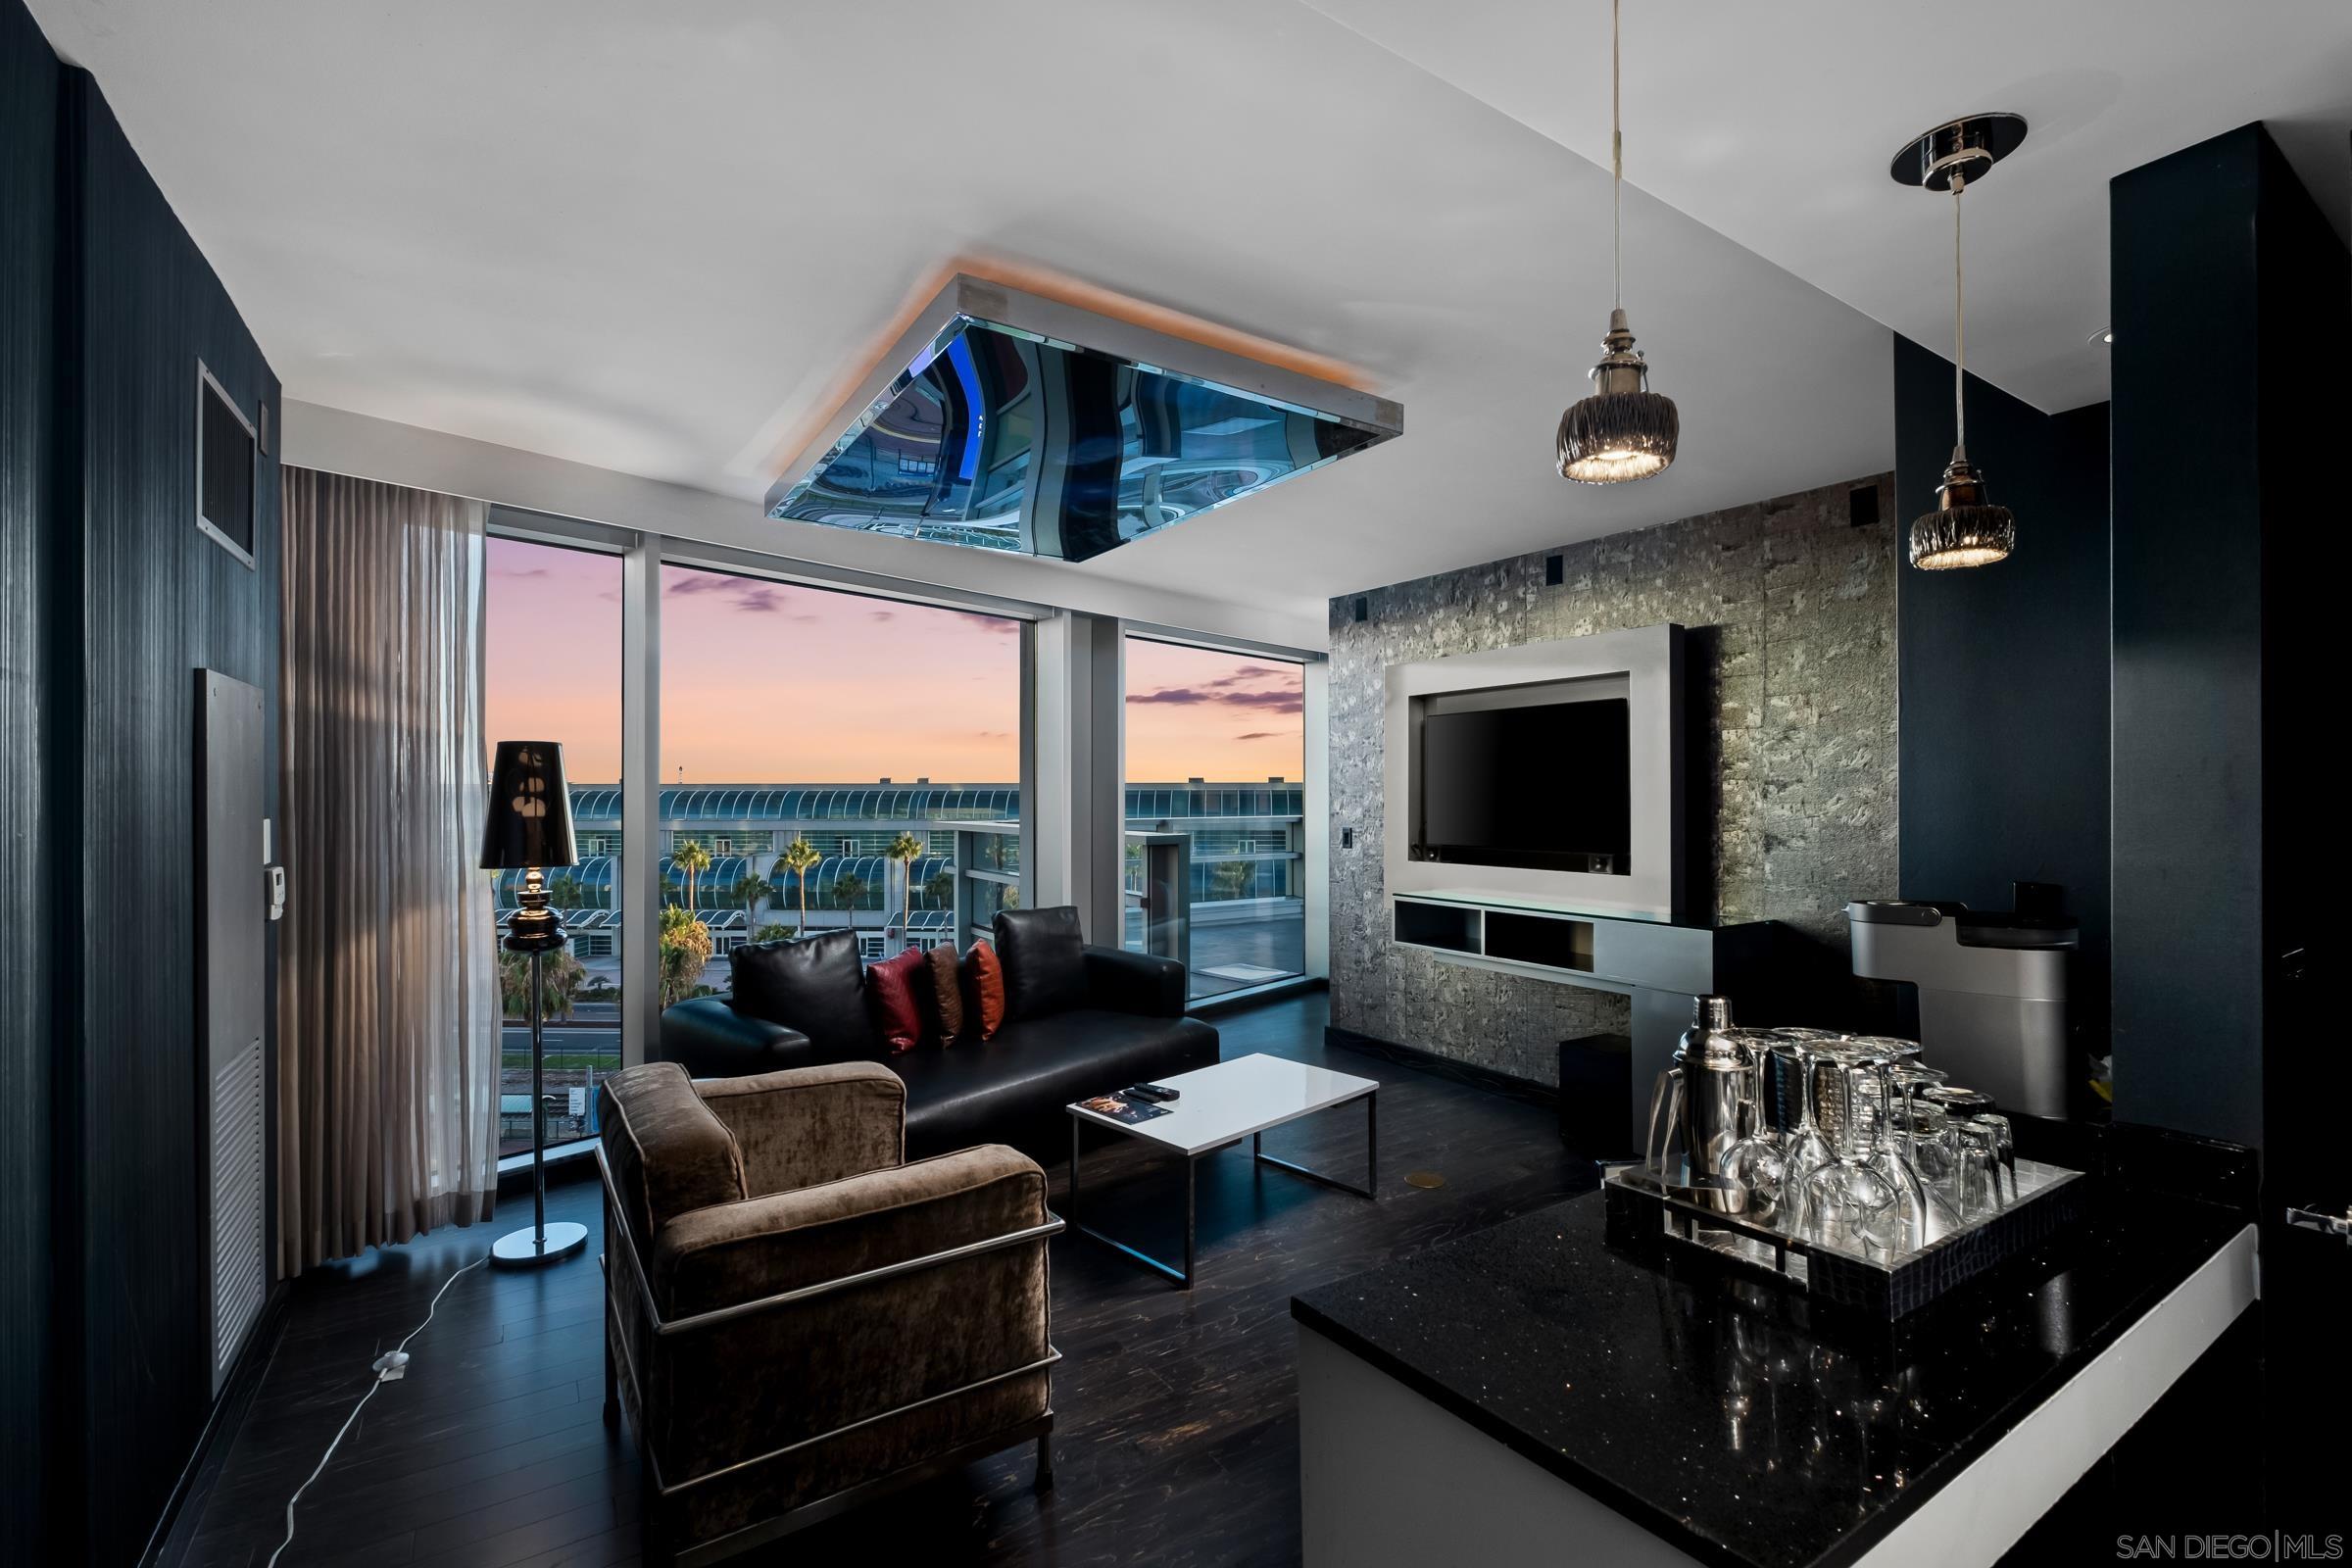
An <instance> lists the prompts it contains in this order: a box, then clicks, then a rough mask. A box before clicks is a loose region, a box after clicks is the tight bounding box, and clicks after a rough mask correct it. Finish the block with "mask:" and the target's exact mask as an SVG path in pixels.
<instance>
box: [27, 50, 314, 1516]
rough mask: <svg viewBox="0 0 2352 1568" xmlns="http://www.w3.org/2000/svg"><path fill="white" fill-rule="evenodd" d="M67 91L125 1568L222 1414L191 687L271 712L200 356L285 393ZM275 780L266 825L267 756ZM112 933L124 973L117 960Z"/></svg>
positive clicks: (85, 1105) (108, 117) (112, 1502)
mask: <svg viewBox="0 0 2352 1568" xmlns="http://www.w3.org/2000/svg"><path fill="white" fill-rule="evenodd" d="M67 92H68V95H69V100H70V101H69V106H68V115H69V124H71V125H73V127H74V129H75V132H76V133H77V135H78V139H79V141H80V148H79V153H80V172H81V176H82V177H81V187H80V188H81V203H80V211H79V213H78V215H77V216H78V220H79V236H78V241H77V250H78V263H79V271H80V279H79V288H80V292H81V312H80V332H79V349H80V359H81V364H82V375H83V387H82V403H83V410H84V417H83V420H82V452H81V460H82V461H81V485H82V512H83V516H84V519H85V524H86V526H85V532H84V536H83V537H84V555H83V561H82V573H83V589H84V592H83V595H82V604H83V608H84V613H85V616H86V622H85V624H86V637H85V646H86V649H87V654H86V660H85V662H84V665H83V680H84V703H83V726H84V730H83V745H84V754H83V755H84V767H85V786H84V790H83V801H84V803H85V805H84V812H85V816H84V820H83V822H82V823H81V826H80V831H79V834H78V837H77V839H76V840H75V842H74V844H73V850H74V852H75V853H76V855H77V856H78V865H77V867H76V872H77V875H78V878H79V880H80V883H81V886H82V888H83V889H84V898H85V901H86V902H85V908H86V911H87V914H86V917H85V920H84V922H83V924H82V927H81V929H82V930H83V931H84V933H85V934H86V938H87V939H88V940H86V941H85V952H86V953H89V954H90V955H92V957H91V959H90V962H91V970H90V974H89V979H88V983H87V984H86V985H84V986H83V987H82V988H81V990H80V998H79V1002H80V1010H81V1028H80V1046H79V1069H80V1079H81V1083H82V1085H83V1094H82V1097H81V1103H80V1107H79V1112H80V1117H81V1139H82V1145H83V1149H84V1161H83V1164H84V1172H85V1174H84V1179H83V1188H82V1193H81V1205H80V1206H81V1216H80V1217H81V1224H82V1228H83V1248H84V1275H83V1278H84V1285H83V1290H84V1301H83V1328H84V1333H85V1335H86V1337H87V1344H86V1348H85V1365H86V1368H87V1371H86V1373H85V1379H86V1384H85V1388H84V1390H83V1397H84V1399H85V1401H86V1402H85V1410H86V1414H87V1421H86V1426H85V1428H84V1431H83V1443H84V1452H85V1456H86V1462H87V1464H88V1466H89V1470H90V1473H91V1474H92V1475H94V1476H96V1475H103V1476H104V1478H105V1484H104V1486H103V1487H98V1486H93V1487H92V1488H90V1489H89V1491H88V1495H87V1498H86V1507H87V1514H88V1530H89V1542H90V1545H91V1556H92V1559H93V1560H96V1561H105V1562H119V1561H125V1560H128V1559H129V1558H130V1557H131V1556H133V1555H135V1554H136V1552H137V1551H138V1549H139V1547H140V1546H141V1545H143V1544H144V1543H145V1540H146V1535H147V1532H148V1530H149V1529H150V1528H151V1527H152V1526H153V1525H154V1523H155V1521H156V1518H157V1516H158V1514H159V1512H160V1511H161V1510H162V1508H163V1506H164V1504H165V1501H166V1499H167V1497H168V1496H169V1495H170V1492H171V1489H172V1483H173V1481H174V1480H175V1479H176V1477H177V1475H178V1473H179V1471H180V1469H181V1467H182V1466H183V1465H184V1464H185V1462H186V1460H187V1458H188V1455H189V1453H190V1451H191V1449H192V1448H193V1447H194V1446H195V1444H196V1441H197V1438H198V1436H199V1435H200V1433H201V1432H202V1430H203V1426H204V1422H205V1419H206V1416H207V1414H208V1413H209V1411H210V1408H211V1403H212V1377H211V1358H210V1355H209V1353H208V1351H209V1346H208V1340H207V1324H208V1315H207V1311H206V1300H205V1296H204V1282H205V1278H206V1235H207V1229H206V1220H205V1205H206V1195H207V1194H208V1193H209V1191H210V1185H211V1184H210V1175H209V1169H208V1166H207V1158H208V1151H207V1149H206V1148H205V1145H204V1140H203V1138H202V1137H201V1128H202V1122H203V1118H204V1113H205V1108H206V1105H207V1103H208V1092H209V1086H208V1084H207V1081H206V1077H205V1074H204V1071H203V1066H202V1063H203V1059H204V1053H203V1050H202V1048H201V1044H200V1042H199V1039H198V1020H197V1011H196V1005H195V999H196V996H197V953H198V947H197V939H198V934H199V933H198V914H197V901H196V836H197V831H198V825H199V824H198V822H197V819H196V817H195V813H194V804H195V785H194V778H195V772H194V769H195V761H196V747H195V738H196V718H197V714H196V684H195V679H194V675H193V673H192V672H193V671H194V670H196V669H199V668H211V669H218V670H221V671H222V672H224V673H226V674H229V675H233V676H235V677H236V678H237V679H239V680H244V681H250V682H251V683H253V684H254V685H256V686H259V687H260V688H262V690H263V691H264V693H266V694H267V697H268V702H267V711H269V712H270V713H271V714H274V713H275V711H276V707H277V700H276V694H277V685H278V681H277V643H278V639H277V568H278V480H277V464H276V462H275V459H274V457H270V458H266V459H265V461H264V462H263V464H262V475H261V483H260V486H259V493H258V497H257V507H256V513H257V515H256V520H255V528H254V558H255V564H253V565H252V566H248V565H246V564H244V563H242V562H240V561H238V560H237V559H236V558H235V557H234V556H232V555H230V554H229V553H228V552H227V551H225V550H223V549H221V547H220V546H219V545H218V544H216V543H214V542H213V541H212V540H211V539H209V538H207V537H206V536H204V535H203V534H202V533H200V532H199V531H198V530H197V528H196V526H195V518H194V515H193V494H194V474H195V470H196V442H195V410H196V407H197V403H196V387H197V375H196V365H197V361H198V360H199V359H200V358H201V359H202V360H203V362H204V364H205V365H206V367H207V368H210V369H211V371H212V373H213V375H214V376H215V377H216V378H217V379H218V380H219V381H220V382H221V385H222V386H223V387H224V388H225V389H226V390H227V392H228V395H229V397H230V398H231V399H232V400H233V401H234V402H235V403H236V405H237V407H238V408H239V410H241V411H242V412H243V414H244V415H245V417H246V418H247V419H249V420H252V421H253V422H254V423H256V424H257V425H259V424H262V423H264V422H265V421H264V419H263V417H262V406H263V405H264V404H265V403H267V404H268V405H269V406H270V416H271V417H270V419H269V420H268V421H267V422H268V423H270V424H274V423H275V422H276V421H275V417H274V416H275V414H276V405H277V397H278V388H277V380H276V377H275V376H273V375H272V374H271V373H270V367H269V365H268V363H267V362H266V361H265V360H264V359H263V357H262V353H261V350H260V347H259V346H258V345H257V344H256V343H255V342H254V340H253V337H252V335H251V334H250V333H249V332H247V331H246V329H245V326H244V323H243V321H242V320H241V319H239V318H238V316H237V311H236V307H235V306H234V305H233V304H232V303H231V302H230V300H229V297H228V294H227V292H226V290H224V289H223V288H222V287H221V282H220V280H219V279H218V278H217V277H215V276H214V274H213V271H212V269H211V268H210V267H209V266H207V265H206V263H205V260H204V257H203V256H202V254H200V253H199V252H198V251H197V249H196V245H195V242H194V241H193V240H191V239H190V238H189V237H188V235H187V232H186V230H185V229H183V228H181V227H180V225H179V222H178V221H177V220H176V219H175V218H174V217H173V216H172V208H171V206H170V204H169V203H168V202H166V200H165V199H164V196H163V193H162V192H161V191H160V190H158V189H157V188H156V185H155V182H154V181H153V180H152V179H151V178H149V177H148V174H147V171H146V170H145V168H144V167H142V166H141V164H140V162H139V158H138V154H137V153H136V152H135V151H133V150H132V148H131V145H130V142H129V140H128V139H127V138H126V137H125V136H124V135H123V130H122V127H121V126H120V125H119V124H117V123H116V121H115V118H114V115H113V113H112V112H111V111H110V110H109V109H108V108H107V105H106V102H105V99H104V98H103V97H102V96H101V95H100V93H99V92H98V90H97V86H96V84H95V82H93V81H92V80H91V79H90V77H89V76H87V75H86V74H84V73H73V74H72V75H71V76H69V78H68V84H67ZM271 745H272V749H273V751H274V745H275V737H274V734H272V737H271ZM267 776H268V777H269V778H270V797H271V798H270V800H269V801H268V802H267V803H266V805H265V810H266V811H267V812H269V813H270V815H272V816H274V815H275V813H276V810H277V806H276V801H275V799H274V796H275V778H276V766H275V762H274V760H271V761H270V763H269V765H268V768H267ZM255 849H256V865H255V874H256V875H259V874H260V867H259V846H256V847H255ZM134 890H135V892H134ZM125 916H128V917H130V919H133V920H135V922H136V924H135V927H132V926H131V925H129V924H128V922H127V921H126V920H125V918H124V917H125ZM110 928H117V929H120V931H121V935H122V937H123V943H122V946H121V958H120V961H119V962H117V961H113V960H108V959H106V958H105V957H104V956H103V954H104V952H105V951H106V949H107V947H108V946H109V944H107V943H106V942H105V941H104V940H103V933H105V932H107V931H108V930H109V929H110ZM271 1076H272V1077H274V1074H272V1075H271Z"/></svg>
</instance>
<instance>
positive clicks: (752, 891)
mask: <svg viewBox="0 0 2352 1568" xmlns="http://www.w3.org/2000/svg"><path fill="white" fill-rule="evenodd" d="M727 891H728V895H729V898H730V900H731V902H733V903H736V904H740V905H742V906H743V928H744V929H745V930H746V931H749V930H750V929H751V928H752V922H753V921H754V920H756V919H758V918H759V917H760V900H761V899H764V898H767V897H769V896H770V895H772V894H773V893H774V892H775V891H776V890H775V888H774V887H773V886H772V885H771V884H770V883H769V882H768V880H767V878H765V877H763V876H761V875H760V873H759V872H757V871H746V872H744V873H743V875H741V876H739V877H737V878H736V879H735V885H734V886H733V887H732V888H730V889H728V890H727Z"/></svg>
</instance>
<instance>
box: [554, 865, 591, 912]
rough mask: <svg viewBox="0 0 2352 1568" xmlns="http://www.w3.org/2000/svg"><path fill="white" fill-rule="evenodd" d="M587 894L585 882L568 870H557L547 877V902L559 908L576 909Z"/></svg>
mask: <svg viewBox="0 0 2352 1568" xmlns="http://www.w3.org/2000/svg"><path fill="white" fill-rule="evenodd" d="M587 896H588V892H587V884H585V883H583V882H582V881H581V880H580V879H579V878H578V877H577V876H574V875H573V874H572V873H571V872H569V871H558V872H557V873H556V874H555V875H554V876H551V877H549V878H548V879H547V902H548V903H550V904H552V905H554V906H555V907H557V908H559V909H576V908H578V907H580V906H581V904H582V903H583V902H584V901H585V900H586V898H587Z"/></svg>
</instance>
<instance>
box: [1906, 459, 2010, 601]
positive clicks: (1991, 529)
mask: <svg viewBox="0 0 2352 1568" xmlns="http://www.w3.org/2000/svg"><path fill="white" fill-rule="evenodd" d="M2016 548H2017V516H2016V515H2015V514H2014V513H2012V512H2011V511H2010V510H2009V509H2008V508H2007V507H1996V506H1994V505H1993V504H1992V503H1991V502H1989V501H1987V500H1985V476H1984V475H1983V474H1982V473H1980V472H1978V471H1977V467H1976V465H1974V464H1972V463H1970V462H1969V461H1968V457H1967V455H1966V454H1965V453H1961V452H1958V451H1955V452H1953V454H1952V461H1951V463H1950V464H1949V465H1947V466H1945V468H1944V470H1943V483H1941V484H1939V485H1937V486H1936V510H1935V511H1934V512H1930V513H1927V514H1924V515H1921V516H1920V517H1919V518H1918V519H1916V520H1915V521H1914V522H1913V523H1912V524H1911V564H1912V565H1914V566H1917V567H1918V568H1919V569H1920V570H1922V571H1950V570H1954V569H1956V568H1958V567H1962V566H1989V565H1991V564H1993V563H1994V562H1996V561H2006V560H2008V559H2009V554H2010V552H2011V551H2013V550H2015V549H2016Z"/></svg>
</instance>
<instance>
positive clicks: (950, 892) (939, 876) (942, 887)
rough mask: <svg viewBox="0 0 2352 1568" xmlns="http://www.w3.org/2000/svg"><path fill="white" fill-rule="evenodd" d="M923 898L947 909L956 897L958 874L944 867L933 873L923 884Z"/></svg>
mask: <svg viewBox="0 0 2352 1568" xmlns="http://www.w3.org/2000/svg"><path fill="white" fill-rule="evenodd" d="M923 897H924V898H926V899H929V900H930V901H931V902H932V903H933V904H936V905H938V906H939V907H941V908H943V909H944V908H946V907H948V904H949V901H950V900H952V899H954V898H955V897H956V873H955V872H954V871H952V870H950V869H948V868H947V867H946V866H944V865H943V866H941V867H940V868H939V869H938V870H936V871H934V872H932V873H931V875H930V876H929V877H928V878H926V879H925V880H924V882H923Z"/></svg>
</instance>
